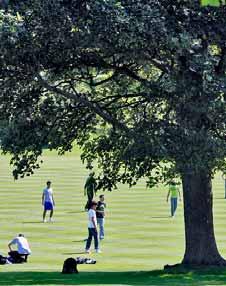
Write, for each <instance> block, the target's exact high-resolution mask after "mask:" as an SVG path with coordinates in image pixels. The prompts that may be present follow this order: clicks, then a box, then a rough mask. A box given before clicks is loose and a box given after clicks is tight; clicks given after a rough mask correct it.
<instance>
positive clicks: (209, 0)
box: [202, 0, 219, 6]
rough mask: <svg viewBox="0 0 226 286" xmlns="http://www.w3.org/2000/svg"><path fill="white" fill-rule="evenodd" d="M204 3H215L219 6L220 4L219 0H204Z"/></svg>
mask: <svg viewBox="0 0 226 286" xmlns="http://www.w3.org/2000/svg"><path fill="white" fill-rule="evenodd" d="M202 4H203V5H214V6H218V5H219V0H202Z"/></svg>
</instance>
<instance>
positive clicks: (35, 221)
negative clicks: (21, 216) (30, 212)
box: [23, 221, 44, 224]
mask: <svg viewBox="0 0 226 286" xmlns="http://www.w3.org/2000/svg"><path fill="white" fill-rule="evenodd" d="M23 223H42V224H44V223H43V221H23Z"/></svg>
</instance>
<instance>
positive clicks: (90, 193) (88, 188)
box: [84, 172, 97, 210]
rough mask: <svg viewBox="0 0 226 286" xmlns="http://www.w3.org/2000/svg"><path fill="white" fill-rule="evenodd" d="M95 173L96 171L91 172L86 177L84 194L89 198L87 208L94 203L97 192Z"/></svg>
mask: <svg viewBox="0 0 226 286" xmlns="http://www.w3.org/2000/svg"><path fill="white" fill-rule="evenodd" d="M94 175H95V173H94V172H91V173H90V174H89V177H88V178H87V179H86V182H85V186H84V196H86V195H87V198H88V200H87V203H86V206H85V210H89V209H90V205H91V203H92V200H93V197H94V195H95V194H96V186H97V183H96V180H95V178H94Z"/></svg>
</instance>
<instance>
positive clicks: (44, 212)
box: [43, 210, 46, 222]
mask: <svg viewBox="0 0 226 286" xmlns="http://www.w3.org/2000/svg"><path fill="white" fill-rule="evenodd" d="M45 218H46V210H44V211H43V222H44V221H45Z"/></svg>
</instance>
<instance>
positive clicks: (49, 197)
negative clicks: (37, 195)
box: [43, 188, 53, 204]
mask: <svg viewBox="0 0 226 286" xmlns="http://www.w3.org/2000/svg"><path fill="white" fill-rule="evenodd" d="M43 194H44V202H49V203H52V204H53V190H52V188H49V189H48V188H45V189H44V190H43Z"/></svg>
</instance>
